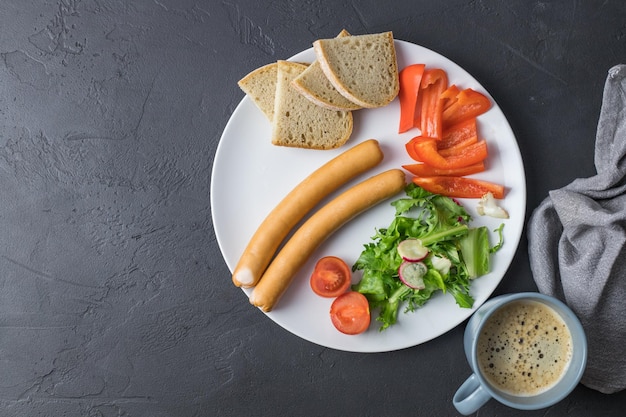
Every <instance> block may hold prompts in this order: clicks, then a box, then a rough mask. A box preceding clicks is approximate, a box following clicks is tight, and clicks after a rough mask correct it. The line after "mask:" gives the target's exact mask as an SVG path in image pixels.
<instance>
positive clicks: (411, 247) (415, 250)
mask: <svg viewBox="0 0 626 417" xmlns="http://www.w3.org/2000/svg"><path fill="white" fill-rule="evenodd" d="M398 255H400V257H401V258H402V259H404V260H405V261H409V262H419V261H421V260H422V259H424V258H425V257H426V255H428V248H426V246H424V245H422V241H421V240H419V239H406V240H403V241H402V242H400V243H399V244H398Z"/></svg>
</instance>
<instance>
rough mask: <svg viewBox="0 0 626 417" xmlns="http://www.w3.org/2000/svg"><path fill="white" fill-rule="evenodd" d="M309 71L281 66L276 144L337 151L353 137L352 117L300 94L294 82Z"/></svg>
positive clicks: (290, 64) (296, 65)
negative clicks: (293, 84)
mask: <svg viewBox="0 0 626 417" xmlns="http://www.w3.org/2000/svg"><path fill="white" fill-rule="evenodd" d="M306 68H307V66H306V65H304V64H299V63H295V62H289V61H282V60H281V61H278V62H277V70H278V71H277V73H278V76H277V79H276V94H275V98H274V119H273V121H272V144H274V145H277V146H290V147H296V148H307V149H334V148H338V147H340V146H341V145H343V144H344V143H346V141H347V140H348V139H349V137H350V135H351V134H352V126H353V123H352V113H351V112H349V111H336V110H330V109H326V108H324V107H321V106H318V105H317V104H315V103H313V102H312V101H310V100H308V99H307V98H306V97H304V96H303V95H302V94H300V93H299V92H298V91H297V90H296V89H295V88H293V86H292V85H291V82H292V81H293V80H294V79H295V78H296V77H297V76H298V75H300V74H301V73H302V72H303V71H304V70H305V69H306Z"/></svg>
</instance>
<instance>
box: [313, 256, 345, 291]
mask: <svg viewBox="0 0 626 417" xmlns="http://www.w3.org/2000/svg"><path fill="white" fill-rule="evenodd" d="M310 281H311V288H312V289H313V291H314V292H315V294H317V295H319V296H322V297H329V298H330V297H337V296H338V295H341V294H343V293H344V292H346V290H347V289H348V287H349V286H350V283H351V273H350V268H349V267H348V265H347V264H346V263H345V262H344V261H343V259H341V258H337V257H336V256H325V257H323V258H321V259H320V260H319V261H317V264H316V265H315V269H314V270H313V273H312V274H311V280H310Z"/></svg>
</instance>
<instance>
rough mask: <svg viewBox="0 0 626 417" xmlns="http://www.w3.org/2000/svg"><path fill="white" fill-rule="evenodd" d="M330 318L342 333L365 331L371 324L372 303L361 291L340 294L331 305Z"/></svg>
mask: <svg viewBox="0 0 626 417" xmlns="http://www.w3.org/2000/svg"><path fill="white" fill-rule="evenodd" d="M330 319H331V320H332V322H333V325H334V326H335V327H336V328H337V330H339V331H340V332H341V333H345V334H359V333H363V332H364V331H365V330H367V328H368V327H369V325H370V305H369V302H368V301H367V298H365V296H364V295H363V294H361V293H360V292H356V291H350V292H347V293H345V294H342V295H340V296H339V297H337V298H336V299H335V301H333V303H332V305H331V306H330Z"/></svg>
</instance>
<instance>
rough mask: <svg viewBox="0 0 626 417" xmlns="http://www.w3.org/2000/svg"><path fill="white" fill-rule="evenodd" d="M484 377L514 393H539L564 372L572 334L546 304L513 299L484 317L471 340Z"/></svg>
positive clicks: (549, 386) (570, 353) (528, 394)
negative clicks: (474, 337)
mask: <svg viewBox="0 0 626 417" xmlns="http://www.w3.org/2000/svg"><path fill="white" fill-rule="evenodd" d="M477 355H478V362H479V366H480V369H481V372H482V374H483V375H484V377H485V378H486V379H487V380H488V381H489V383H490V384H491V385H493V386H494V387H495V388H497V389H499V390H501V391H504V392H507V393H509V394H512V395H518V396H532V395H537V394H540V393H541V392H544V391H546V390H548V389H550V388H551V387H552V386H554V385H555V384H556V383H557V382H558V381H559V380H560V379H561V377H562V376H563V375H564V374H565V371H566V370H567V366H568V364H569V362H570V359H571V357H572V336H571V334H570V331H569V329H568V328H567V326H566V324H565V322H564V321H563V319H561V317H560V316H559V315H558V314H557V313H556V312H555V311H553V310H552V309H551V308H550V307H548V306H546V305H545V304H543V303H539V302H536V301H524V300H520V301H515V302H513V303H510V304H508V305H506V306H504V307H502V308H500V309H499V310H498V311H496V312H495V313H494V314H493V315H492V316H491V317H489V319H488V320H487V322H486V323H485V325H484V327H483V329H482V331H481V333H480V335H479V340H478V343H477Z"/></svg>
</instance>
